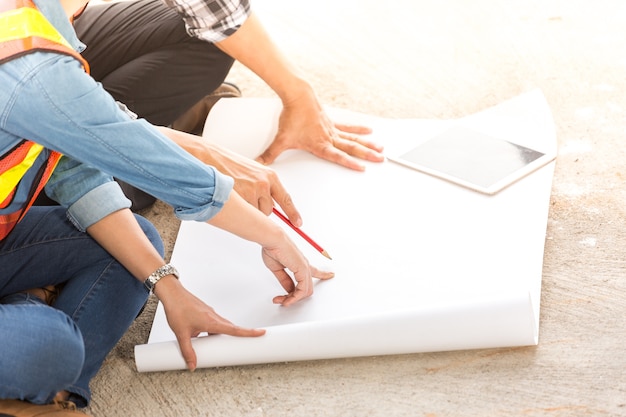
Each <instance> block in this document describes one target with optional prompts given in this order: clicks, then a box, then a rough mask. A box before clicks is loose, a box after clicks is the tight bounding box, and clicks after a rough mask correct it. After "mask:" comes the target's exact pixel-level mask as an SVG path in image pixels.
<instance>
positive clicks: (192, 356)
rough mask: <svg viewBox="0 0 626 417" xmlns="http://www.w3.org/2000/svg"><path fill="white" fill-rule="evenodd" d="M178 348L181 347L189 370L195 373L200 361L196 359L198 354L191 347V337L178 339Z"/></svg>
mask: <svg viewBox="0 0 626 417" xmlns="http://www.w3.org/2000/svg"><path fill="white" fill-rule="evenodd" d="M176 339H177V340H178V346H179V347H180V353H181V354H182V355H183V359H185V363H186V364H187V368H188V369H189V370H190V371H191V372H193V371H195V370H196V366H197V365H198V359H197V357H196V352H195V351H194V350H193V346H192V345H191V339H190V338H189V337H184V338H183V337H178V336H176Z"/></svg>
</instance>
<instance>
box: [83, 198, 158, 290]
mask: <svg viewBox="0 0 626 417" xmlns="http://www.w3.org/2000/svg"><path fill="white" fill-rule="evenodd" d="M87 233H89V235H90V236H91V237H93V238H94V240H95V241H96V242H98V243H99V244H100V245H101V246H102V247H103V248H104V249H105V250H106V251H107V252H109V253H110V254H111V256H113V257H114V258H115V259H117V261H118V262H120V263H121V264H122V265H123V266H124V267H125V268H126V269H128V271H129V272H130V273H131V274H133V276H134V277H135V278H137V279H138V280H140V281H142V282H143V280H145V279H146V278H147V277H148V276H149V275H150V274H151V273H152V272H154V271H155V270H156V269H157V268H159V267H161V266H163V264H164V261H163V258H162V257H161V255H160V254H159V253H158V252H157V250H156V249H155V248H154V246H152V244H151V243H150V241H149V240H148V238H147V237H146V235H145V234H144V233H143V230H141V227H140V226H139V223H137V221H136V220H135V216H134V215H133V213H132V212H131V211H130V210H129V209H123V210H118V211H116V212H114V213H111V214H109V215H108V216H106V217H105V218H103V219H102V220H100V221H99V222H97V223H94V224H93V225H92V226H90V227H89V228H87Z"/></svg>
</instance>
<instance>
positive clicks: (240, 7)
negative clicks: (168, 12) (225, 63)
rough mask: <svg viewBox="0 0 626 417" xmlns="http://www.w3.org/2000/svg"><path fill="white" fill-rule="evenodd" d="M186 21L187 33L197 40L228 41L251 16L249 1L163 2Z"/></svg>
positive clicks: (170, 0) (177, 0) (198, 0)
mask: <svg viewBox="0 0 626 417" xmlns="http://www.w3.org/2000/svg"><path fill="white" fill-rule="evenodd" d="M163 2H164V3H165V4H166V5H167V6H169V7H171V8H173V9H174V10H176V11H177V12H178V13H179V14H180V15H181V16H182V17H183V20H184V21H185V26H186V28H187V33H189V34H190V35H191V36H195V37H196V38H199V39H202V40H205V41H208V42H219V41H221V40H224V39H226V38H227V37H229V36H230V35H232V34H233V33H235V31H236V30H237V29H239V27H240V26H241V25H242V24H243V22H245V21H246V19H247V18H248V16H249V15H250V2H249V0H163Z"/></svg>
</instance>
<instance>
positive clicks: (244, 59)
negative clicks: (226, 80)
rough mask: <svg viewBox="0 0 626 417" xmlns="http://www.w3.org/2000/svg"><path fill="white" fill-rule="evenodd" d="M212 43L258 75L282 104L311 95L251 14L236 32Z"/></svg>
mask: <svg viewBox="0 0 626 417" xmlns="http://www.w3.org/2000/svg"><path fill="white" fill-rule="evenodd" d="M215 45H216V46H217V47H218V48H220V49H221V50H222V51H224V52H225V53H227V54H228V55H230V56H231V57H233V58H234V59H236V60H237V61H239V62H240V63H241V64H243V65H245V66H246V67H248V68H249V69H250V70H252V71H253V72H254V73H255V74H257V75H258V76H259V77H260V78H261V79H262V80H263V81H264V82H265V83H266V84H267V85H268V86H269V87H270V88H271V89H272V90H274V91H275V92H276V94H278V96H279V97H280V98H281V100H282V101H283V103H285V104H288V103H290V102H291V101H293V100H297V99H298V98H301V96H302V95H313V94H314V93H313V90H312V89H311V86H310V85H309V84H308V82H307V81H305V79H304V78H303V77H302V76H301V75H300V73H299V71H298V70H297V69H296V68H295V67H294V66H293V65H292V64H291V63H290V62H289V61H288V60H287V58H286V57H285V56H284V55H283V53H282V52H281V51H280V50H279V49H278V47H277V46H276V45H275V44H274V42H273V40H272V39H271V38H270V36H269V34H268V33H267V32H266V31H265V28H264V27H263V25H262V23H261V21H260V20H259V19H258V18H257V16H256V15H255V14H254V13H252V14H251V15H250V17H248V19H247V20H246V22H245V23H244V24H243V25H242V26H241V27H240V28H239V30H237V32H235V33H234V34H233V35H231V36H230V37H228V38H226V39H224V40H223V41H220V42H217V43H216V44H215Z"/></svg>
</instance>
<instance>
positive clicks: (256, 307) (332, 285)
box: [135, 91, 556, 371]
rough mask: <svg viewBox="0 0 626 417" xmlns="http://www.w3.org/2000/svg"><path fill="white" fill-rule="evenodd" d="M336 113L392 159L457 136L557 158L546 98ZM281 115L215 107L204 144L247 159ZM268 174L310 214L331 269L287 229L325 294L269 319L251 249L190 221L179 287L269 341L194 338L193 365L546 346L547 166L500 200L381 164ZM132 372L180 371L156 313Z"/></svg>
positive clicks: (256, 103) (267, 104) (180, 244)
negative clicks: (451, 116)
mask: <svg viewBox="0 0 626 417" xmlns="http://www.w3.org/2000/svg"><path fill="white" fill-rule="evenodd" d="M329 111H330V112H331V114H333V115H334V116H335V117H336V118H341V119H345V120H347V121H352V120H356V121H358V122H361V123H366V124H369V125H370V126H372V127H373V128H374V129H375V133H374V134H373V137H372V139H373V140H376V141H378V142H381V143H383V144H384V145H385V148H386V152H393V153H397V152H402V151H404V150H406V149H410V148H411V147H412V146H415V145H416V144H417V143H418V142H419V141H423V140H427V139H428V138H429V137H432V136H434V135H436V134H437V133H439V132H440V131H442V130H444V129H446V128H448V127H449V126H450V125H451V124H453V123H461V124H463V125H464V126H467V127H470V128H472V129H475V130H479V131H482V132H483V133H486V134H491V135H494V136H501V137H502V136H503V137H507V138H509V139H510V140H511V141H514V142H517V143H519V144H521V145H524V146H528V147H531V148H534V149H536V150H539V151H542V152H551V153H554V152H555V151H556V138H555V132H554V126H553V122H552V118H551V114H550V111H549V108H548V106H547V104H546V102H545V99H544V97H543V95H542V94H541V93H540V92H538V91H535V92H532V93H528V94H525V95H522V96H519V97H517V98H515V99H513V100H510V101H507V102H505V103H502V104H501V105H499V106H496V107H494V108H492V109H488V110H486V111H483V112H481V113H479V114H476V115H473V116H470V117H467V118H464V119H460V120H454V121H433V120H390V119H379V118H374V117H368V116H367V115H362V114H354V113H350V112H345V111H340V110H336V109H330V110H329ZM279 112H280V104H279V102H277V101H275V100H271V99H241V98H237V99H228V100H221V101H220V102H219V103H218V105H217V106H216V107H215V108H214V110H213V111H212V113H211V116H210V117H209V120H208V121H207V126H206V127H205V133H204V136H205V137H206V138H207V139H208V140H213V141H216V142H218V143H221V144H223V145H226V146H228V147H230V148H231V149H234V150H237V151H238V152H240V153H243V154H245V155H248V156H252V157H254V156H256V155H258V154H259V153H260V152H261V151H262V150H263V149H264V147H265V146H266V144H267V143H269V140H271V137H273V134H274V133H273V132H275V126H276V122H277V117H278V114H279ZM248 115H250V116H248ZM268 120H269V121H268ZM272 167H273V168H274V169H275V170H276V171H277V172H278V174H279V175H280V178H281V181H282V182H283V184H284V185H285V187H286V188H287V190H288V191H289V192H290V194H291V195H292V198H293V199H294V202H295V204H296V205H297V207H298V209H299V210H300V212H301V214H302V216H303V219H304V225H303V227H302V229H303V230H304V231H305V232H306V233H307V234H309V235H310V236H311V237H312V238H313V239H314V240H316V241H317V242H318V243H319V244H320V245H321V246H323V247H324V248H325V249H326V250H327V251H328V252H329V253H330V255H331V256H332V257H333V261H328V260H327V259H326V258H324V257H323V256H321V255H320V254H319V253H318V252H316V251H315V250H314V249H313V248H311V247H310V246H309V245H308V244H307V243H306V242H305V241H304V240H303V239H302V238H301V237H299V236H298V235H296V234H295V233H291V230H290V229H288V228H287V229H286V230H288V232H289V233H290V234H291V235H292V238H293V240H294V241H295V242H296V243H297V244H298V246H299V247H300V248H301V249H302V251H303V252H304V253H305V254H306V255H307V257H308V258H309V260H310V262H311V263H312V264H314V265H317V266H320V267H328V268H332V270H333V271H334V272H335V273H336V277H335V278H334V279H332V280H329V281H324V282H321V281H318V282H316V285H315V294H314V295H313V296H312V297H311V298H309V299H307V300H304V301H303V302H300V303H299V304H297V305H294V306H291V307H280V306H276V305H274V304H272V297H274V296H276V295H279V294H282V293H283V291H282V288H281V287H280V285H279V284H278V283H277V282H276V280H275V278H274V277H273V275H272V274H271V273H269V272H268V271H267V270H266V269H265V267H264V266H263V264H262V261H261V256H260V249H259V247H258V246H257V245H256V244H253V243H250V242H246V241H243V240H241V239H238V238H236V237H234V236H232V235H229V234H227V233H225V232H222V231H221V230H218V229H216V228H213V227H211V226H209V225H206V224H200V223H190V222H187V223H183V225H182V226H181V229H180V232H179V235H178V239H177V242H176V245H175V248H174V253H173V255H172V260H171V262H172V263H173V264H174V265H176V267H177V268H178V269H179V271H180V272H181V280H183V283H184V285H185V286H186V287H187V288H188V289H190V290H191V291H192V292H193V293H195V294H196V295H198V296H199V297H200V298H202V299H203V300H204V301H205V302H207V303H208V304H209V305H211V306H212V307H213V308H215V310H216V311H217V312H218V313H220V314H221V315H223V316H224V317H226V318H228V319H229V320H231V321H233V322H235V323H237V324H239V325H241V326H246V327H259V328H265V329H267V333H266V334H265V335H264V336H262V337H260V338H241V339H240V338H235V337H230V336H223V335H220V336H208V337H200V338H198V339H196V340H194V342H193V344H194V347H195V349H196V353H197V354H198V366H199V367H214V366H226V365H243V364H252V363H270V362H277V361H280V362H282V361H296V360H310V359H324V358H339V357H350V356H369V355H384V354H401V353H412V352H424V351H444V350H457V349H474V348H490V347H504V346H523V345H533V344H536V343H537V337H538V326H539V322H538V321H539V301H540V290H541V273H542V261H543V248H544V239H545V231H546V223H547V216H548V207H549V198H550V189H551V182H552V174H553V169H554V162H553V163H550V164H548V165H547V166H544V167H543V168H541V169H539V170H538V171H536V172H534V173H532V174H531V175H529V176H527V177H526V178H524V179H522V180H521V181H519V182H517V183H515V184H513V185H512V186H511V187H509V188H507V189H505V190H503V191H501V192H500V193H498V194H496V195H494V196H487V195H483V194H480V193H477V192H473V191H470V190H467V189H464V188H462V187H459V186H457V185H454V184H450V183H447V182H445V181H442V180H439V179H437V178H433V177H430V176H428V175H424V174H421V173H419V172H416V171H414V170H411V169H408V168H405V167H402V166H399V165H397V164H394V163H392V162H387V161H386V162H384V163H379V164H376V163H371V164H368V166H367V169H366V171H365V172H354V171H350V170H348V169H346V168H342V167H340V166H337V165H334V164H332V163H328V162H325V161H322V160H320V159H317V158H315V157H312V156H311V155H308V154H305V153H302V152H298V151H289V152H286V153H285V154H283V155H282V156H281V157H280V158H279V159H278V160H277V161H276V163H275V164H274V165H273V166H272ZM275 220H276V221H277V222H278V223H280V221H279V220H277V219H275ZM135 359H136V364H137V368H138V370H139V371H162V370H174V369H184V368H185V363H184V360H183V359H182V357H181V355H180V352H179V351H178V346H177V343H176V342H175V337H174V335H173V333H172V332H171V330H170V329H169V327H168V325H167V321H166V319H165V315H164V312H163V309H162V306H161V305H159V307H158V309H157V312H156V315H155V319H154V323H153V327H152V331H151V334H150V338H149V340H148V343H147V344H145V345H138V346H136V348H135Z"/></svg>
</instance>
